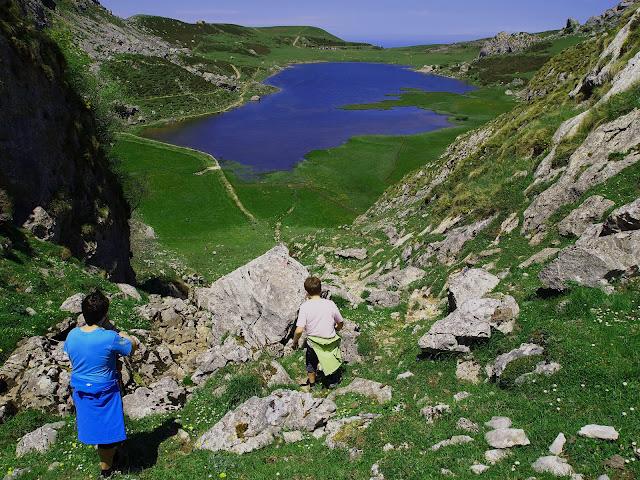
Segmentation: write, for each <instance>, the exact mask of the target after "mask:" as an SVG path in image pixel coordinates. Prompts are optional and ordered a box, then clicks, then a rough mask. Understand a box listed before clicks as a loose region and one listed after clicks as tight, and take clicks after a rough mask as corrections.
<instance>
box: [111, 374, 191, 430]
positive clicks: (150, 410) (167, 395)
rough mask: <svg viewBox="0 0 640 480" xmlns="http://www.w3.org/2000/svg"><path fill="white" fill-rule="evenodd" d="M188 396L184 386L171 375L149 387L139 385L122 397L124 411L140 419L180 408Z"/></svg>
mask: <svg viewBox="0 0 640 480" xmlns="http://www.w3.org/2000/svg"><path fill="white" fill-rule="evenodd" d="M186 398H187V394H186V390H185V389H184V387H182V386H180V385H178V383H177V382H176V381H175V380H174V379H173V378H170V377H165V378H163V379H161V380H159V381H157V382H155V383H153V384H151V385H149V388H147V387H139V388H138V389H136V391H135V392H133V393H130V394H129V395H125V396H124V397H123V399H122V403H123V407H124V413H125V414H126V415H127V416H128V417H130V418H132V419H134V420H138V419H140V418H144V417H146V416H149V415H155V414H159V413H168V412H173V411H176V410H178V409H179V408H180V407H182V405H183V404H184V402H185V400H186Z"/></svg>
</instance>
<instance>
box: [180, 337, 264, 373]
mask: <svg viewBox="0 0 640 480" xmlns="http://www.w3.org/2000/svg"><path fill="white" fill-rule="evenodd" d="M252 358H253V355H252V352H251V350H249V348H247V346H246V345H245V344H241V343H238V341H237V339H235V338H233V337H228V338H227V339H226V340H225V341H224V343H223V344H222V345H216V346H215V347H213V348H210V349H209V350H207V351H206V352H204V353H201V354H200V355H198V357H197V359H196V365H197V368H196V371H195V372H194V373H193V375H192V376H191V380H193V382H194V383H196V384H201V383H203V382H204V381H205V380H206V379H207V378H209V377H210V376H211V375H213V374H214V373H216V372H217V371H218V370H220V369H221V368H223V367H225V366H226V365H227V364H229V363H245V362H248V361H249V360H251V359H252Z"/></svg>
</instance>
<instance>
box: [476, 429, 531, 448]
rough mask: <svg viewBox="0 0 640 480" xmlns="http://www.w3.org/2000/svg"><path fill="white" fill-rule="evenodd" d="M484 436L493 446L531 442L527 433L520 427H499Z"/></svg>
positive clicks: (510, 445)
mask: <svg viewBox="0 0 640 480" xmlns="http://www.w3.org/2000/svg"><path fill="white" fill-rule="evenodd" d="M484 438H485V440H486V441H487V443H488V444H489V445H491V446H492V447H493V448H511V447H515V446H518V445H529V444H530V443H531V442H529V439H528V438H527V434H526V433H524V430H522V429H520V428H497V429H496V430H491V431H490V432H487V433H486V434H485V435H484Z"/></svg>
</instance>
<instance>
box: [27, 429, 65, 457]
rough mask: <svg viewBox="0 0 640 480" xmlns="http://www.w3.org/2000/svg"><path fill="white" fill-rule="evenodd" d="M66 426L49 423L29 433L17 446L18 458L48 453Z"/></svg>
mask: <svg viewBox="0 0 640 480" xmlns="http://www.w3.org/2000/svg"><path fill="white" fill-rule="evenodd" d="M65 425H66V423H65V422H63V421H62V422H56V423H47V424H46V425H43V426H42V427H40V428H37V429H35V430H34V431H33V432H30V433H27V434H26V435H24V436H23V437H22V438H20V440H18V444H17V445H16V457H18V458H20V457H22V456H24V455H26V454H27V453H31V452H38V453H44V452H46V451H48V450H49V449H50V448H51V446H52V445H53V444H54V443H55V442H56V439H57V438H58V430H60V429H61V428H62V427H64V426H65Z"/></svg>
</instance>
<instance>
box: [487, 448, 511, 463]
mask: <svg viewBox="0 0 640 480" xmlns="http://www.w3.org/2000/svg"><path fill="white" fill-rule="evenodd" d="M510 453H511V452H510V451H509V450H507V449H503V448H495V449H493V450H487V451H486V452H484V459H485V460H486V461H487V462H489V463H490V464H491V465H495V464H496V463H498V462H501V461H502V460H504V459H505V458H507V457H508V456H509V454H510Z"/></svg>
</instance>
